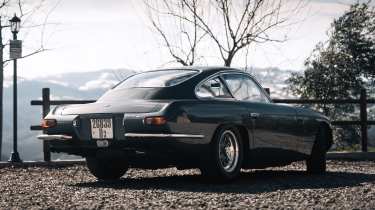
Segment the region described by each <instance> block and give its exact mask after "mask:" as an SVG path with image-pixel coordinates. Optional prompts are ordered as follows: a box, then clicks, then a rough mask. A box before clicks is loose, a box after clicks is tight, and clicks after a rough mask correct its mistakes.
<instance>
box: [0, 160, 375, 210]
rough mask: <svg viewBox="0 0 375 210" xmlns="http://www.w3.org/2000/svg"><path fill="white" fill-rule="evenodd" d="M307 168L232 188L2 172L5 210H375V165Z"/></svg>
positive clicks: (274, 172)
mask: <svg viewBox="0 0 375 210" xmlns="http://www.w3.org/2000/svg"><path fill="white" fill-rule="evenodd" d="M304 168H305V166H304V164H303V163H295V164H293V165H290V166H288V167H282V168H269V169H267V170H247V171H243V172H242V173H241V176H240V178H239V179H238V180H236V181H234V182H232V183H229V184H212V183H207V180H204V179H202V178H201V177H200V176H199V171H197V170H184V171H178V170H176V169H174V168H171V169H163V170H139V169H131V170H129V171H128V173H127V175H126V176H125V177H124V178H123V179H121V180H119V181H115V182H98V181H96V180H95V178H93V177H92V176H91V175H90V173H89V172H88V170H87V169H86V168H85V167H84V166H79V165H76V166H71V167H29V168H22V167H7V168H2V169H0V196H1V197H0V209H9V208H17V209H25V208H36V209H39V208H43V209H45V208H52V209H54V208H56V209H82V208H85V209H87V208H88V209H97V208H105V209H113V208H116V209H118V208H127V209H128V208H132V209H133V208H142V209H143V208H147V209H149V208H155V209H160V208H167V209H169V208H178V209H180V208H184V209H185V208H187V209H202V208H203V209H206V208H209V209H213V208H224V209H242V208H262V209H263V208H270V209H275V208H282V209H288V208H290V209H327V208H329V209H375V163H374V162H340V161H329V162H328V170H329V172H328V173H327V174H326V175H315V176H309V175H306V174H305V173H304Z"/></svg>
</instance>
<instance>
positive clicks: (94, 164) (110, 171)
mask: <svg viewBox="0 0 375 210" xmlns="http://www.w3.org/2000/svg"><path fill="white" fill-rule="evenodd" d="M86 163H87V168H88V169H89V170H90V172H91V174H92V175H94V176H95V177H96V178H97V179H99V180H116V179H120V178H121V177H122V176H123V175H124V174H125V173H126V171H127V170H128V164H127V162H126V161H124V160H123V159H117V158H97V157H86Z"/></svg>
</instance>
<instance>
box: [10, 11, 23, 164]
mask: <svg viewBox="0 0 375 210" xmlns="http://www.w3.org/2000/svg"><path fill="white" fill-rule="evenodd" d="M9 23H10V29H11V31H12V33H13V40H11V45H12V44H13V46H14V45H21V44H20V43H21V42H20V41H18V40H17V33H18V32H19V30H20V23H21V19H20V18H19V17H17V16H16V14H14V17H13V18H12V19H10V20H9ZM12 42H13V43H12ZM17 43H19V44H17ZM10 48H11V49H10V52H11V55H10V57H11V59H13V152H12V154H11V156H10V158H9V162H12V163H20V162H22V160H21V158H20V155H19V154H18V149H17V58H19V57H20V55H17V53H16V54H15V55H12V50H13V49H14V48H13V49H12V46H11V47H10ZM19 49H20V47H19Z"/></svg>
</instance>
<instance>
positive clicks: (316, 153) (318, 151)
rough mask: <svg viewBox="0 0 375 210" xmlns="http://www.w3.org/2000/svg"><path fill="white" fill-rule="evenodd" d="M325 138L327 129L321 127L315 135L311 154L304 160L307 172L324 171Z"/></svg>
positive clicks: (326, 138)
mask: <svg viewBox="0 0 375 210" xmlns="http://www.w3.org/2000/svg"><path fill="white" fill-rule="evenodd" d="M327 140H328V132H327V129H326V128H323V127H322V128H320V129H319V132H318V134H317V135H316V139H315V143H314V146H313V149H312V152H311V155H310V156H309V158H308V159H307V160H306V169H307V173H309V174H324V173H325V172H326V154H327Z"/></svg>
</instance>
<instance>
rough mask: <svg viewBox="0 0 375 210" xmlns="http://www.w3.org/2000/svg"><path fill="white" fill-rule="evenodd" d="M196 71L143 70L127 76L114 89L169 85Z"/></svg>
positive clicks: (191, 75)
mask: <svg viewBox="0 0 375 210" xmlns="http://www.w3.org/2000/svg"><path fill="white" fill-rule="evenodd" d="M197 73H198V71H196V70H180V69H174V70H161V71H149V72H143V73H140V74H136V75H133V76H131V77H129V78H127V79H126V80H124V81H123V82H121V83H120V84H119V85H118V86H117V87H116V88H115V89H125V88H135V87H170V86H173V85H177V84H179V83H181V82H183V81H185V80H187V79H189V78H191V77H193V76H194V75H196V74H197Z"/></svg>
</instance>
